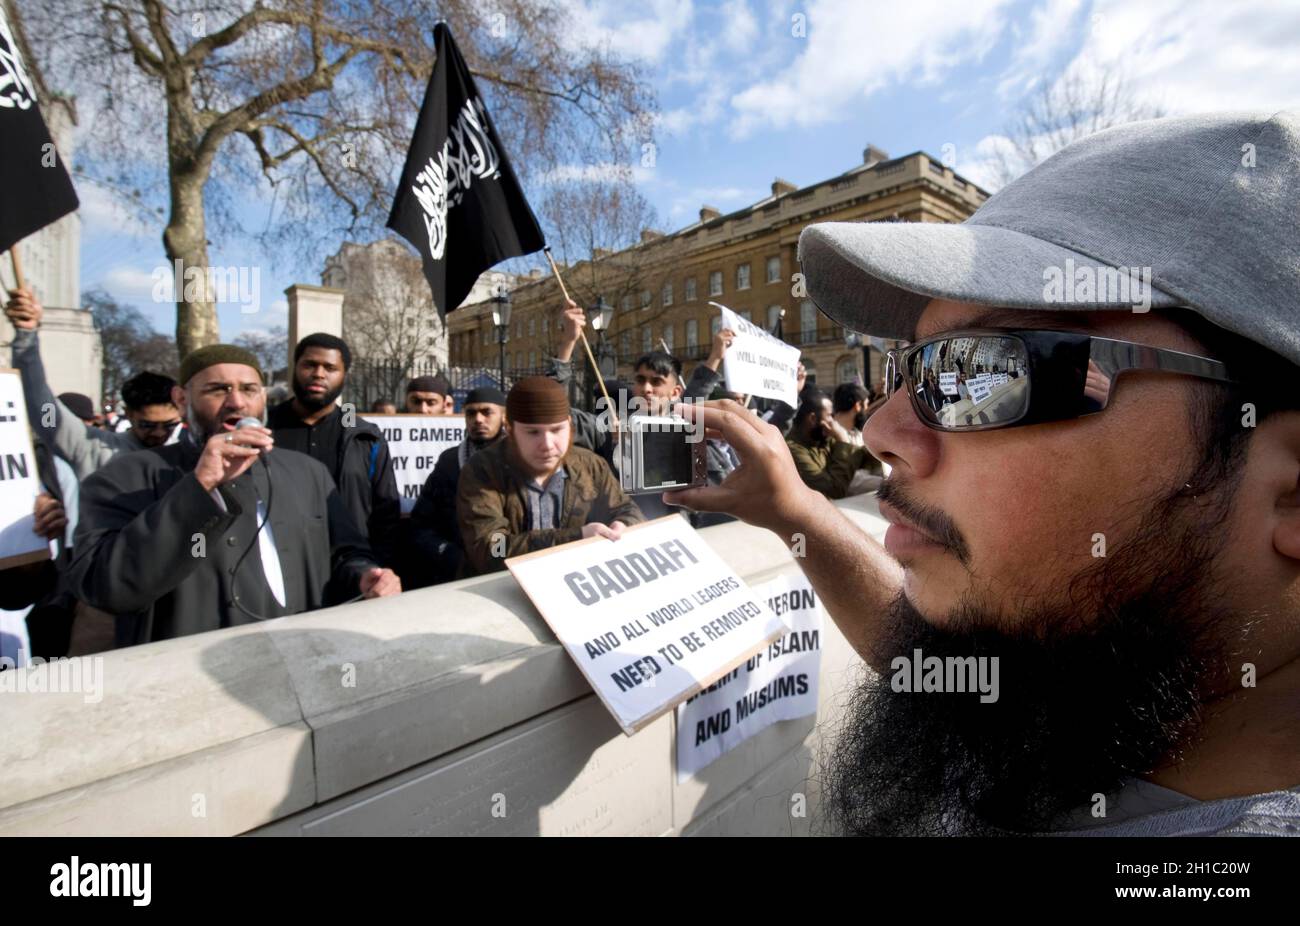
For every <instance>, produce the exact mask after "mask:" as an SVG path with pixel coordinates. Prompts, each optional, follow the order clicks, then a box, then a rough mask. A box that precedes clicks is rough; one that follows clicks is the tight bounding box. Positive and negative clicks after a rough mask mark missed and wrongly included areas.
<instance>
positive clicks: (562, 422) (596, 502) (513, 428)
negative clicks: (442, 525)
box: [456, 376, 645, 575]
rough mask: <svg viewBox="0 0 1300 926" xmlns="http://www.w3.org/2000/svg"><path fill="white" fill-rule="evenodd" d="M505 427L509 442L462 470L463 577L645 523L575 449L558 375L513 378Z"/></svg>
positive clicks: (589, 456) (598, 465) (597, 461)
mask: <svg viewBox="0 0 1300 926" xmlns="http://www.w3.org/2000/svg"><path fill="white" fill-rule="evenodd" d="M505 427H506V439H505V440H503V441H500V442H498V443H496V444H493V445H492V446H490V447H488V448H487V449H485V450H482V451H480V452H479V453H476V454H474V455H473V456H472V457H470V458H469V460H468V462H467V463H466V464H465V466H464V468H463V469H462V471H461V474H460V485H459V488H458V490H457V496H456V513H457V517H458V519H459V521H460V533H461V537H462V538H463V539H464V542H465V564H464V570H463V571H464V572H465V573H466V574H467V575H478V574H480V573H485V572H495V571H497V570H500V569H504V568H505V560H506V558H507V557H510V556H519V555H520V554H523V553H528V552H531V551H533V550H543V549H546V548H547V547H553V546H558V545H559V544H562V543H569V542H571V541H574V540H580V539H582V538H584V537H606V538H608V539H610V540H617V539H618V538H619V537H620V536H621V535H622V533H623V528H624V527H626V526H628V525H631V524H637V523H640V522H641V521H643V520H645V517H644V516H643V515H642V514H641V509H639V508H638V507H637V506H636V504H635V503H634V502H633V501H632V500H631V499H630V498H628V496H627V495H626V494H625V493H624V492H623V489H622V488H621V487H620V486H619V484H618V481H617V480H616V479H615V478H614V474H613V473H612V472H611V471H610V468H609V467H608V466H607V465H606V463H605V461H604V460H603V459H601V458H600V457H599V456H597V455H596V454H594V453H592V452H591V451H590V450H583V449H582V448H581V447H574V446H573V428H572V423H571V422H570V420H569V397H568V393H567V392H566V390H565V388H564V387H563V386H561V385H560V384H559V383H557V382H556V381H555V380H553V379H550V378H548V377H545V376H528V377H525V378H523V379H521V380H519V382H517V383H515V386H514V388H513V389H511V390H510V395H509V396H508V397H507V399H506V426H505Z"/></svg>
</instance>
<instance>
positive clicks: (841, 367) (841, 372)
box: [835, 357, 859, 383]
mask: <svg viewBox="0 0 1300 926" xmlns="http://www.w3.org/2000/svg"><path fill="white" fill-rule="evenodd" d="M858 378H859V377H858V363H857V361H856V360H854V359H853V358H852V357H845V358H844V359H843V360H841V361H840V362H839V364H838V365H837V366H836V368H835V382H836V383H856V382H858Z"/></svg>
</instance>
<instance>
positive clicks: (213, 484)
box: [69, 344, 401, 644]
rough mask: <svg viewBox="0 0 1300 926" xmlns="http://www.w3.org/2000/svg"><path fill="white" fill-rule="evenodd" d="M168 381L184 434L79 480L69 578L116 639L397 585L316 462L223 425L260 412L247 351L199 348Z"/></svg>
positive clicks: (176, 633)
mask: <svg viewBox="0 0 1300 926" xmlns="http://www.w3.org/2000/svg"><path fill="white" fill-rule="evenodd" d="M180 380H181V382H183V383H184V384H185V387H184V392H185V395H184V396H183V397H181V396H178V399H179V398H184V399H185V400H186V402H187V406H188V407H187V415H188V418H189V425H190V432H191V434H192V435H193V437H194V441H193V442H191V441H185V442H182V443H177V444H170V445H168V446H165V447H159V448H156V449H153V450H146V451H142V452H140V453H129V454H120V455H118V456H117V457H115V458H114V459H113V460H112V461H111V462H109V463H108V464H107V465H106V466H104V467H102V468H100V469H99V470H98V471H96V472H95V473H93V474H91V475H90V476H89V477H87V478H86V480H85V481H84V482H83V483H82V485H81V511H80V521H79V523H78V525H77V533H76V537H75V542H74V543H73V559H72V565H71V569H70V574H69V578H70V581H71V584H72V588H73V590H74V592H75V593H76V594H77V597H79V598H81V599H83V600H84V601H86V602H87V603H88V604H90V605H93V606H94V607H96V608H100V609H102V610H104V611H108V612H111V613H113V614H115V615H117V617H118V626H117V639H118V643H119V644H133V643H148V642H152V641H154V640H166V639H170V638H173V637H180V636H185V635H187V634H191V633H201V632H203V631H207V630H216V629H218V628H220V627H228V626H231V625H233V624H245V623H250V622H252V621H254V620H258V619H265V618H271V617H281V616H284V615H288V614H297V613H300V612H302V611H310V610H313V609H315V608H320V607H324V606H326V605H329V604H336V603H340V602H342V601H345V600H347V599H350V598H355V597H366V598H374V597H380V596H384V595H394V594H397V593H398V592H400V591H401V584H400V582H399V581H398V579H397V576H396V575H395V574H394V573H393V572H392V571H391V570H389V569H381V568H379V566H378V565H377V564H376V563H375V561H374V557H373V556H372V555H371V552H370V548H369V547H368V546H367V544H366V539H365V536H364V535H363V534H362V533H361V532H360V530H359V529H358V528H357V526H356V524H355V523H354V522H353V520H352V517H351V515H349V514H348V511H347V508H346V507H345V505H344V504H343V500H342V498H341V497H340V496H339V493H338V492H337V491H336V490H335V487H334V480H333V479H331V478H330V474H329V472H328V470H326V468H325V467H324V466H323V465H322V464H321V463H319V462H318V461H316V460H314V459H312V458H311V457H308V456H305V455H303V454H300V453H295V452H294V451H292V450H284V449H280V450H277V451H276V452H271V448H272V445H273V444H274V443H275V441H274V440H273V439H272V437H271V433H270V432H269V431H267V430H266V429H265V428H263V427H245V428H237V424H238V422H239V421H240V419H242V418H245V417H253V418H257V419H262V416H263V415H264V413H265V410H266V395H265V390H264V389H263V387H262V376H261V373H260V371H259V369H258V363H257V359H256V358H255V357H254V356H253V355H252V354H250V353H249V352H248V351H246V350H243V349H242V348H238V347H233V346H231V345H226V344H214V345H211V346H209V347H203V348H200V349H198V350H196V351H194V352H192V353H191V354H190V355H189V356H188V357H186V358H185V360H184V361H182V363H181V376H180ZM177 388H178V391H179V390H180V387H177ZM259 461H260V462H259Z"/></svg>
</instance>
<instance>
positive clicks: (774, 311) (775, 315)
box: [767, 305, 781, 334]
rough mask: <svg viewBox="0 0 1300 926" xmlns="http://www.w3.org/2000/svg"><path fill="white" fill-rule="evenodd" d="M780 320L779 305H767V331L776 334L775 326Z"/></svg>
mask: <svg viewBox="0 0 1300 926" xmlns="http://www.w3.org/2000/svg"><path fill="white" fill-rule="evenodd" d="M780 320H781V307H780V306H779V305H769V306H768V307H767V330H768V331H770V332H772V333H773V334H776V325H777V322H779V321H780Z"/></svg>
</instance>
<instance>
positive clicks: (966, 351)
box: [907, 335, 1029, 430]
mask: <svg viewBox="0 0 1300 926" xmlns="http://www.w3.org/2000/svg"><path fill="white" fill-rule="evenodd" d="M907 372H908V378H909V379H910V380H911V381H912V382H913V383H914V384H915V392H914V395H913V403H914V404H915V406H916V408H917V411H918V412H919V413H920V414H921V415H922V416H923V417H924V418H926V419H927V420H929V421H932V422H934V423H936V424H939V425H941V426H943V427H945V428H952V429H954V430H963V429H966V428H972V429H973V428H980V427H987V426H989V425H995V424H1004V423H1008V422H1011V421H1015V420H1018V419H1019V418H1020V417H1022V416H1023V415H1024V413H1025V410H1026V409H1027V408H1028V407H1029V357H1028V354H1027V353H1026V350H1025V345H1024V343H1023V342H1022V341H1021V340H1020V339H1019V338H1014V337H1001V336H996V335H972V336H968V337H954V338H945V339H943V340H939V341H932V342H930V343H929V344H925V345H923V346H921V347H920V348H919V349H918V350H916V351H914V352H912V353H911V354H910V356H909V357H908V371H907Z"/></svg>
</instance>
